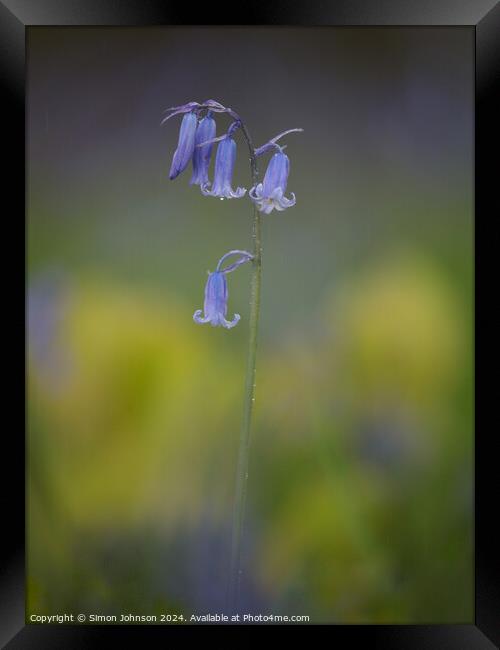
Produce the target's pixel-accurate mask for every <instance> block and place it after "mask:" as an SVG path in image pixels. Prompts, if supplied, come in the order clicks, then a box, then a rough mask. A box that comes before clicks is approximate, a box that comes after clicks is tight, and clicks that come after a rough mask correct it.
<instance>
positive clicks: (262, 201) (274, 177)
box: [248, 145, 295, 214]
mask: <svg viewBox="0 0 500 650" xmlns="http://www.w3.org/2000/svg"><path fill="white" fill-rule="evenodd" d="M275 146H276V147H277V148H278V149H279V151H278V152H277V153H275V154H274V156H273V157H272V158H271V160H270V161H269V165H268V166H267V170H266V173H265V175H264V182H263V183H258V184H257V185H254V186H253V187H252V189H251V190H250V192H249V193H248V195H249V197H250V198H251V199H252V201H253V202H254V203H255V205H256V206H257V208H258V209H259V211H260V212H264V214H269V213H270V212H272V211H273V210H274V209H276V210H279V211H281V210H285V209H286V208H291V207H292V206H293V205H295V194H294V193H293V192H292V193H291V198H290V199H287V198H286V196H285V190H286V185H287V182H288V174H289V172H290V161H289V159H288V156H287V155H286V153H283V150H282V149H281V148H280V147H278V145H275Z"/></svg>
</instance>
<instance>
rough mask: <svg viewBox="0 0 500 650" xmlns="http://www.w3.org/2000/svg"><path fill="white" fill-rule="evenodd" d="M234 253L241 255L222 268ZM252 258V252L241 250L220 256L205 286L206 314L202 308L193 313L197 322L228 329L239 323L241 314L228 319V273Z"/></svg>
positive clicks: (204, 306) (204, 307) (204, 308)
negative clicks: (230, 319)
mask: <svg viewBox="0 0 500 650" xmlns="http://www.w3.org/2000/svg"><path fill="white" fill-rule="evenodd" d="M232 255H239V256H240V257H239V259H237V260H236V261H235V262H233V263H232V264H230V265H229V266H226V267H225V268H222V263H223V262H224V260H226V259H227V258H228V257H229V256H232ZM251 259H253V255H252V254H251V253H248V252H247V251H239V250H234V251H229V253H226V254H225V255H223V256H222V257H221V258H220V260H219V263H218V264H217V267H216V269H215V271H214V272H213V273H209V274H208V280H207V284H206V286H205V303H204V305H203V312H204V313H205V315H204V316H202V315H201V314H202V310H201V309H197V310H196V311H195V312H194V314H193V320H194V321H195V323H200V324H204V323H210V324H211V325H212V327H217V326H222V327H225V328H226V329H231V328H232V327H234V326H235V325H237V324H238V322H239V320H240V315H239V314H235V315H234V317H233V320H232V321H228V320H226V314H227V299H228V290H227V280H226V275H227V274H228V273H231V272H232V271H234V270H235V269H237V268H238V267H239V266H241V265H242V264H245V263H246V262H249V261H250V260H251Z"/></svg>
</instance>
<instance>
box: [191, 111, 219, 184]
mask: <svg viewBox="0 0 500 650" xmlns="http://www.w3.org/2000/svg"><path fill="white" fill-rule="evenodd" d="M215 130H216V125H215V120H214V118H213V117H212V115H211V112H210V111H209V112H208V113H207V115H206V116H205V117H204V118H203V119H202V120H200V121H199V122H198V127H197V129H196V135H195V139H194V142H195V149H194V153H193V175H192V177H191V185H200V186H201V185H205V184H206V183H208V167H209V165H210V156H211V155H212V149H213V144H210V143H209V144H206V145H205V146H199V145H200V144H203V143H204V142H206V141H207V140H211V139H213V138H214V137H215Z"/></svg>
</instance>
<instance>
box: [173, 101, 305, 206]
mask: <svg viewBox="0 0 500 650" xmlns="http://www.w3.org/2000/svg"><path fill="white" fill-rule="evenodd" d="M216 113H226V114H228V115H229V116H230V117H232V118H233V120H234V121H233V122H232V123H231V125H230V126H229V128H228V130H227V132H226V133H224V135H222V136H219V137H216V123H215V119H214V114H216ZM174 115H183V118H182V122H181V128H180V132H179V142H178V145H177V149H176V150H175V153H174V156H173V159H172V165H171V168H170V179H171V180H173V179H174V178H177V176H178V175H179V174H181V173H182V172H183V171H184V170H185V169H186V167H187V166H188V165H189V163H190V162H192V165H193V174H192V176H191V181H190V183H191V185H199V186H200V189H201V192H202V194H203V195H204V196H214V197H218V198H220V199H240V198H241V197H243V196H245V194H246V193H247V190H246V189H245V188H244V187H236V188H235V189H233V186H232V179H233V172H234V165H235V161H236V152H237V146H236V141H235V140H234V137H233V135H234V134H235V132H236V131H237V130H238V129H240V128H242V125H243V123H242V120H241V118H240V116H239V115H238V114H237V113H236V112H235V111H233V109H231V108H226V107H225V106H223V105H222V104H220V103H219V102H216V101H215V100H213V99H208V100H207V101H205V102H203V103H199V102H188V103H187V104H183V105H182V106H174V107H173V108H169V109H168V110H167V115H166V116H165V117H164V118H163V120H162V123H163V122H166V121H167V120H169V119H170V118H171V117H174ZM296 131H302V129H289V130H288V131H285V132H283V133H280V134H279V135H277V136H276V137H275V138H273V139H272V140H269V142H266V144H264V145H262V146H261V147H259V148H257V149H251V152H253V158H254V160H255V159H256V158H258V157H259V156H262V155H263V154H265V153H268V152H271V151H272V152H273V156H272V157H271V159H270V161H269V164H268V167H267V170H266V173H265V175H264V180H263V182H262V183H256V184H255V185H254V186H253V187H252V188H251V189H250V190H249V192H248V195H249V197H250V199H251V200H252V201H253V202H254V203H255V205H256V207H257V209H258V210H259V211H260V212H263V213H264V214H269V213H270V212H272V211H273V210H274V209H276V210H278V211H282V210H285V209H286V208H290V207H292V206H293V205H295V194H293V193H291V194H290V198H287V197H286V196H285V190H286V186H287V183H288V175H289V173H290V160H289V158H288V156H287V155H286V154H285V153H284V152H283V149H284V148H285V147H281V146H280V145H278V143H277V141H278V140H279V139H280V138H282V137H283V136H285V135H288V134H289V133H293V132H296ZM245 134H246V132H245ZM245 137H247V134H246V135H245ZM247 139H248V138H247ZM215 143H218V144H217V153H216V155H215V169H214V177H213V182H211V181H210V178H209V168H210V161H211V157H212V149H213V146H214V144H215ZM249 145H250V142H249Z"/></svg>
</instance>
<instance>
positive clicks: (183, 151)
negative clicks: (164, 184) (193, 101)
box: [169, 112, 198, 180]
mask: <svg viewBox="0 0 500 650" xmlns="http://www.w3.org/2000/svg"><path fill="white" fill-rule="evenodd" d="M197 124H198V120H197V119H196V115H195V114H194V113H193V112H191V113H186V115H184V117H183V118H182V122H181V129H180V131H179V143H178V145H177V149H176V150H175V153H174V157H173V159H172V166H171V167H170V176H169V177H170V180H173V179H174V178H177V176H179V174H180V173H181V172H183V171H184V170H185V169H186V167H187V166H188V165H189V162H190V160H191V158H192V157H193V152H194V140H195V134H196V126H197Z"/></svg>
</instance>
